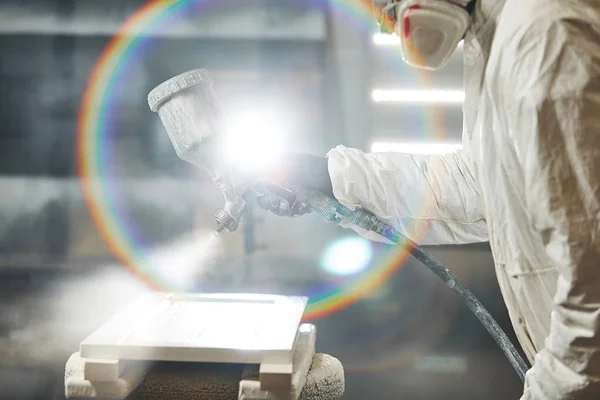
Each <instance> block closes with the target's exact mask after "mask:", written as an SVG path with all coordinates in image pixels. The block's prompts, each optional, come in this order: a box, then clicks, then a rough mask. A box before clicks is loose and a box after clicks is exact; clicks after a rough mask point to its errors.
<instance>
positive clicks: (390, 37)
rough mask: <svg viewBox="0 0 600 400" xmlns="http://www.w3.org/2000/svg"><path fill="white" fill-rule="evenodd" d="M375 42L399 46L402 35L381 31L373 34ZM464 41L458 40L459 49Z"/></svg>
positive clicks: (378, 44)
mask: <svg viewBox="0 0 600 400" xmlns="http://www.w3.org/2000/svg"><path fill="white" fill-rule="evenodd" d="M373 44H375V45H377V46H398V45H400V36H398V35H396V34H395V33H389V34H388V33H381V32H377V33H374V34H373ZM462 47H463V41H462V40H461V41H460V42H458V47H457V48H458V49H462Z"/></svg>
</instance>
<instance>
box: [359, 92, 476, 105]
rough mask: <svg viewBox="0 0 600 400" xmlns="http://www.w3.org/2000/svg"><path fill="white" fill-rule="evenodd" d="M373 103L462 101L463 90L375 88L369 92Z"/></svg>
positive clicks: (463, 97) (463, 98) (463, 96)
mask: <svg viewBox="0 0 600 400" xmlns="http://www.w3.org/2000/svg"><path fill="white" fill-rule="evenodd" d="M371 99H372V100H373V101H374V102H375V103H462V102H464V100H465V92H464V91H462V90H423V89H421V90H410V89H398V90H397V89H375V90H373V92H371Z"/></svg>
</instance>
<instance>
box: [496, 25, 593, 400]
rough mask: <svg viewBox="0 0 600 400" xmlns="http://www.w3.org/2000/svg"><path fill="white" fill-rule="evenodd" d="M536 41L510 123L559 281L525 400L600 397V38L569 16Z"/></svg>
mask: <svg viewBox="0 0 600 400" xmlns="http://www.w3.org/2000/svg"><path fill="white" fill-rule="evenodd" d="M535 42H536V43H539V44H540V45H539V46H530V47H529V49H528V52H527V53H526V54H522V57H519V58H518V59H519V60H520V63H519V64H520V65H519V64H517V65H516V66H513V68H512V70H513V71H515V73H516V74H519V71H521V74H522V75H521V76H520V77H518V76H514V78H515V79H517V81H516V83H517V84H516V85H514V86H513V87H515V88H518V89H515V90H516V95H515V96H511V98H512V99H517V100H518V101H517V102H516V105H517V106H516V108H515V109H514V110H515V111H516V112H511V113H509V115H510V117H509V119H508V121H507V123H508V124H509V128H510V129H509V131H510V132H518V134H519V136H518V138H516V139H515V140H517V145H516V146H515V147H516V148H517V149H518V152H519V157H520V159H521V166H522V169H523V171H524V174H525V182H526V185H527V187H528V191H527V193H526V195H525V196H524V200H525V202H526V204H525V206H526V208H527V212H528V216H529V219H530V223H531V225H532V226H533V229H534V230H535V233H536V234H537V235H538V238H539V239H540V240H541V241H542V242H543V244H544V246H545V249H546V253H547V255H548V257H549V259H550V260H551V262H552V263H553V264H554V266H555V267H556V268H557V271H558V280H557V285H556V294H555V297H554V304H553V310H552V313H551V318H550V333H549V336H548V337H547V338H546V342H545V347H544V349H543V350H542V351H540V352H539V353H538V354H537V355H536V358H535V361H534V365H533V367H532V369H531V370H530V371H528V373H527V377H526V382H525V393H524V395H523V397H522V400H567V399H568V400H584V399H598V398H600V35H598V32H594V31H593V29H591V28H590V26H589V25H588V26H586V25H585V24H581V23H580V22H574V21H569V22H567V21H563V22H560V23H556V24H555V26H553V27H552V28H551V29H550V31H549V32H547V33H546V37H545V38H544V39H543V40H541V39H539V41H535ZM532 43H533V42H532ZM534 66H535V67H537V68H534ZM525 71H539V72H538V73H535V74H530V73H525ZM512 104H515V102H513V103H512Z"/></svg>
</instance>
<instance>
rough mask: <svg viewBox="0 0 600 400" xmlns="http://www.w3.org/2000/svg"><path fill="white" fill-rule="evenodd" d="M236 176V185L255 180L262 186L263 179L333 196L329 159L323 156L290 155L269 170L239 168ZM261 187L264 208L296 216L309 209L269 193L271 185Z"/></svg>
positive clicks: (250, 183)
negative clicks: (257, 171)
mask: <svg viewBox="0 0 600 400" xmlns="http://www.w3.org/2000/svg"><path fill="white" fill-rule="evenodd" d="M234 175H235V182H236V185H237V184H238V183H240V182H244V183H245V184H248V185H250V186H252V184H253V183H255V182H256V183H257V184H259V185H260V182H267V183H273V184H275V185H290V186H293V187H299V188H306V189H317V190H320V191H322V192H324V193H325V194H327V195H329V196H332V197H333V188H332V184H331V179H330V177H329V170H328V166H327V158H325V157H322V156H315V155H311V154H288V155H286V156H285V157H281V158H280V160H279V161H278V162H276V163H275V164H274V165H273V166H272V167H271V168H269V170H268V171H262V172H260V173H256V172H248V171H244V170H241V169H238V170H237V171H236V172H235V174H234ZM260 186H261V193H262V194H259V195H257V203H258V205H259V207H261V208H262V209H265V210H267V211H271V212H272V213H274V214H276V215H279V216H285V217H295V216H299V215H303V214H306V213H307V212H308V210H307V209H306V208H305V207H302V205H301V204H289V203H288V202H286V201H281V200H280V198H279V196H277V195H275V193H269V192H268V185H266V186H264V185H260ZM265 188H266V189H267V190H266V191H265Z"/></svg>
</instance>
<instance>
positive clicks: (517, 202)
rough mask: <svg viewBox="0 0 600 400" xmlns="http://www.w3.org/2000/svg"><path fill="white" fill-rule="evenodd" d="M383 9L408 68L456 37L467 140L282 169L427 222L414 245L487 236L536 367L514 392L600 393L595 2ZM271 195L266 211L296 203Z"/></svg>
mask: <svg viewBox="0 0 600 400" xmlns="http://www.w3.org/2000/svg"><path fill="white" fill-rule="evenodd" d="M383 9H384V11H385V12H387V13H389V14H390V16H391V17H392V18H394V20H395V21H396V30H397V32H398V34H399V36H400V38H401V42H402V54H403V56H404V58H405V60H406V61H407V62H408V63H409V64H411V65H414V66H417V67H425V68H434V69H435V68H438V67H441V66H443V65H444V63H445V62H446V60H447V59H448V57H449V56H450V54H451V53H452V52H453V51H454V50H455V48H456V45H457V43H458V42H459V41H460V40H461V39H464V49H463V53H464V84H465V92H466V93H465V102H464V128H463V148H462V150H460V151H458V152H456V153H452V154H445V155H431V156H423V155H411V154H404V153H382V154H368V153H364V152H363V151H361V150H358V149H352V148H347V147H344V146H338V147H336V148H334V149H333V150H331V151H330V152H329V153H328V155H327V158H324V157H322V158H319V157H316V156H309V155H304V156H298V157H295V158H294V157H291V158H289V159H288V161H286V162H287V164H286V165H284V166H283V167H284V168H283V170H284V171H287V173H286V174H284V177H281V180H282V181H289V182H291V183H292V184H296V185H299V184H303V185H306V186H313V187H316V188H318V189H321V190H325V191H329V192H330V193H332V194H333V195H334V196H335V198H336V199H337V200H338V201H340V202H341V203H342V204H344V205H346V206H349V207H351V208H354V207H357V206H360V207H364V208H366V209H368V210H370V211H372V212H374V213H375V214H376V215H377V216H379V217H380V218H382V219H384V220H385V221H386V222H388V223H391V224H393V225H394V226H395V227H397V228H398V229H399V230H400V231H401V232H402V233H403V234H404V235H406V236H408V237H411V234H414V232H415V231H421V230H422V229H424V230H425V233H424V234H423V235H417V237H412V239H413V240H415V241H417V242H418V243H419V244H428V245H433V244H464V243H472V242H484V241H489V242H490V245H491V249H492V252H493V256H494V260H495V268H496V273H497V277H498V281H499V285H500V288H501V291H502V294H503V296H504V299H505V302H506V306H507V308H508V311H509V314H510V318H511V321H512V323H513V327H514V329H515V331H516V333H517V336H518V339H519V342H520V343H521V345H522V347H523V349H524V351H525V352H526V354H527V356H528V358H529V360H530V362H531V363H532V365H533V367H532V368H531V369H530V370H529V371H528V372H527V376H526V379H525V389H524V394H523V396H522V398H521V399H523V400H567V399H569V400H583V399H600V2H598V1H593V0H506V1H504V0H475V2H474V3H471V2H469V1H468V0H454V1H446V0H400V1H398V2H395V3H394V4H392V3H389V4H387V5H385V6H384V7H383ZM444 38H446V39H447V40H446V41H444ZM267 197H268V196H267ZM267 197H265V198H263V199H259V203H261V204H262V206H263V207H264V208H267V209H270V210H271V211H273V212H275V213H277V214H280V215H292V214H293V210H286V209H283V207H282V206H281V205H280V204H277V203H276V202H275V203H274V202H273V199H272V198H271V199H269V198H267ZM428 199H429V200H430V201H429V203H430V204H431V207H429V208H424V207H423V206H422V203H423V202H424V201H425V202H427V201H428ZM351 228H354V229H355V230H356V231H358V232H359V233H360V234H362V235H366V233H365V232H361V231H360V229H358V228H356V227H351ZM371 239H375V240H380V239H381V238H377V237H371Z"/></svg>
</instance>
